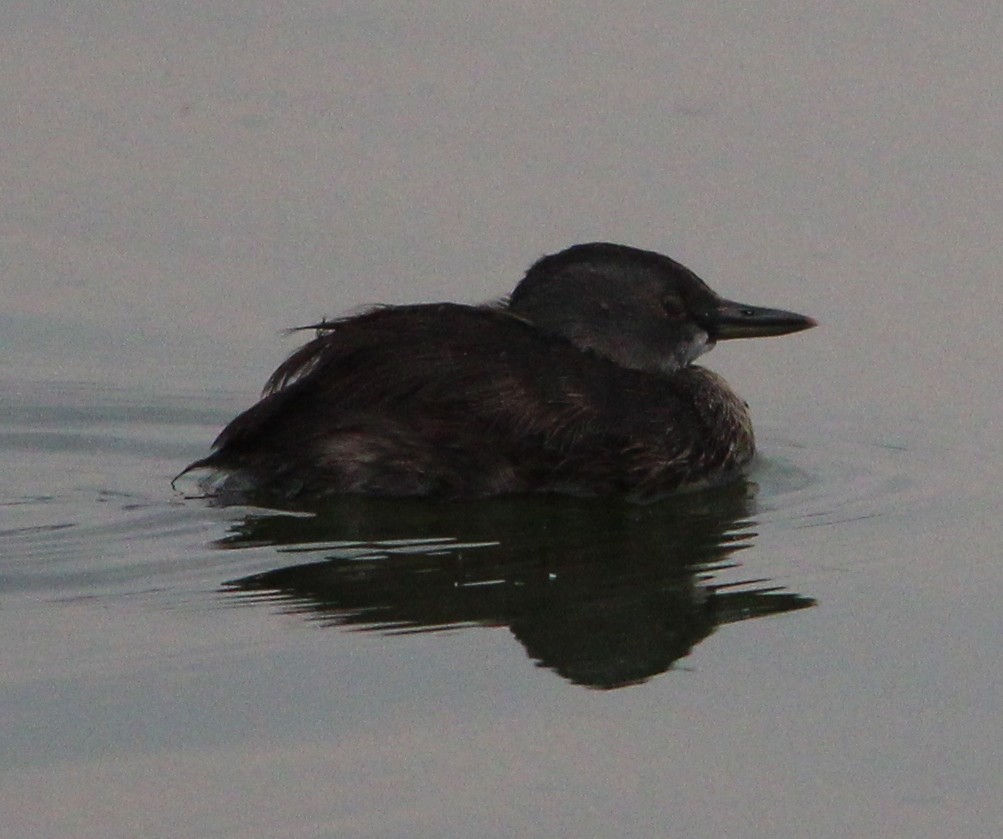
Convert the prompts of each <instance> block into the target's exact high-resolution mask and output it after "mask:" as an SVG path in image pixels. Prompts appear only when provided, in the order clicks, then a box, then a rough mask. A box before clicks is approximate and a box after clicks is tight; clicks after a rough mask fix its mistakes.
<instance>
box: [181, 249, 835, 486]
mask: <svg viewBox="0 0 1003 839" xmlns="http://www.w3.org/2000/svg"><path fill="white" fill-rule="evenodd" d="M814 325H815V321H813V320H812V319H811V318H808V317H805V316H803V315H798V314H794V313H793V312H787V311H782V310H779V309H764V308H760V307H757V306H747V305H745V304H742V303H735V302H732V301H730V300H725V299H723V298H722V297H719V296H718V295H717V294H715V293H714V292H713V291H712V290H711V289H710V288H709V287H708V286H707V285H706V284H705V283H704V282H703V281H702V280H701V279H700V278H699V277H697V276H696V274H694V273H693V272H692V271H690V270H689V269H687V268H685V267H684V266H682V265H680V264H679V263H678V262H675V261H674V260H672V259H670V258H669V257H667V256H663V255H661V254H658V253H654V252H651V251H644V250H638V249H637V248H631V247H627V246H624V245H614V244H608V243H603V242H596V243H591V244H582V245H575V246H573V247H571V248H568V249H567V250H565V251H562V252H561V253H558V254H554V255H552V256H546V257H544V258H542V259H540V260H539V261H538V262H536V263H535V264H534V265H533V266H532V267H531V268H530V269H529V271H528V272H527V274H526V276H525V278H524V279H523V280H522V281H521V282H520V283H519V285H518V286H517V287H516V289H515V291H513V292H512V295H511V296H510V297H509V298H508V300H507V301H503V302H501V303H497V304H493V305H486V306H466V305H459V304H455V303H436V304H424V305H412V306H387V307H380V308H374V309H371V310H369V311H367V312H365V313H364V314H360V315H355V316H352V317H347V318H344V319H341V320H334V321H325V322H322V323H319V324H315V325H313V326H309V327H303V328H304V329H313V330H316V337H314V338H313V340H311V341H309V342H308V343H306V344H305V345H304V346H302V347H301V348H300V349H298V350H297V351H295V352H294V353H293V354H292V355H291V356H290V357H289V358H288V359H287V360H286V361H285V362H284V363H283V364H282V365H281V366H280V367H279V368H278V369H277V370H276V371H275V372H274V373H273V374H272V376H271V377H270V378H269V380H268V382H267V384H266V386H265V389H264V393H263V396H262V399H261V400H260V401H259V402H258V403H257V404H256V405H254V406H253V407H251V408H249V409H248V410H247V411H245V412H244V413H242V414H240V415H239V416H238V417H237V418H236V419H234V420H233V421H232V422H231V423H230V424H229V425H227V426H226V428H224V429H223V431H222V433H221V434H220V435H219V437H218V438H217V439H216V441H215V443H214V444H213V449H214V451H213V452H212V454H210V455H209V456H208V457H205V458H203V459H201V460H197V461H195V462H194V463H192V464H191V465H189V466H188V467H187V468H186V469H185V470H184V472H182V473H181V474H184V473H185V472H188V471H190V470H193V469H202V468H205V469H211V470H213V476H212V478H211V479H210V481H208V482H206V483H207V485H208V486H211V487H215V488H216V489H218V490H224V491H225V490H240V491H256V490H260V491H265V492H271V493H277V494H279V495H281V496H284V497H295V496H320V495H328V494H339V493H356V494H365V495H382V496H438V497H447V498H471V497H479V496H488V495H496V494H501V493H519V492H564V493H574V494H584V495H610V494H622V495H624V496H627V497H630V498H635V499H649V498H654V497H658V496H662V495H665V494H668V493H671V492H674V491H678V490H683V489H692V488H696V487H701V486H707V485H711V484H718V483H723V482H726V481H728V480H730V479H733V478H735V477H737V476H738V475H739V474H740V473H741V472H742V470H743V469H744V467H745V466H746V465H747V464H748V463H749V462H750V460H751V459H752V456H753V454H754V450H755V444H754V438H753V433H752V424H751V421H750V419H749V413H748V407H747V405H746V404H745V403H744V402H743V401H742V400H741V399H740V398H739V397H738V396H736V395H735V394H734V393H733V392H732V391H731V389H730V388H729V387H728V385H727V383H726V382H725V381H724V379H722V378H721V377H720V376H718V375H717V374H715V373H712V372H711V371H709V370H706V369H705V368H703V367H699V366H696V365H694V364H693V361H694V359H696V358H697V357H698V356H700V355H702V354H703V353H705V352H707V351H708V350H710V349H711V348H712V347H713V346H714V344H715V343H716V342H717V341H721V340H726V339H730V338H752V337H757V336H767V335H783V334H786V333H789V332H797V331H799V330H802V329H808V328H809V327H811V326H814ZM179 477H180V476H179Z"/></svg>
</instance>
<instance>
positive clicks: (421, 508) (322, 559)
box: [221, 481, 814, 689]
mask: <svg viewBox="0 0 1003 839" xmlns="http://www.w3.org/2000/svg"><path fill="white" fill-rule="evenodd" d="M753 495H754V485H753V484H751V483H750V482H748V481H740V482H738V483H736V484H734V485H731V486H729V487H724V488H720V489H716V490H707V491H704V492H700V493H694V494H691V495H684V496H680V497H675V498H670V499H665V500H663V501H659V502H657V503H652V504H648V505H637V504H629V503H626V502H617V501H611V500H609V499H602V500H601V499H577V498H570V497H565V496H544V497H533V498H520V497H509V498H495V499H487V500H480V501H470V502H465V503H456V502H452V503H437V502H432V501H428V500H421V499H365V498H356V497H345V498H340V499H336V500H334V501H331V502H329V503H327V504H325V505H324V506H323V507H318V508H317V509H315V510H314V511H313V512H312V515H310V516H290V515H283V514H262V515H253V516H248V517H247V518H245V519H244V520H243V521H241V522H240V523H239V524H238V525H236V526H235V527H234V529H233V530H232V531H231V533H230V534H229V535H228V536H227V537H226V538H225V539H224V540H223V541H222V543H221V546H224V547H245V546H250V545H273V546H277V547H279V549H280V550H282V551H284V552H290V553H295V554H296V555H297V556H298V557H300V558H302V557H303V556H304V555H316V556H317V557H318V558H317V559H315V560H314V561H309V562H302V561H300V562H299V563H297V564H291V565H288V566H286V567H282V568H277V569H275V570H272V571H267V572H264V573H260V574H255V575H253V576H249V577H244V578H242V579H238V580H233V581H230V582H228V583H226V584H225V585H224V589H225V590H226V591H229V592H232V593H234V594H235V595H236V596H238V597H241V598H244V599H250V600H253V601H265V602H269V603H276V604H279V605H280V606H281V608H282V610H283V611H286V612H290V613H298V614H302V615H304V616H305V617H307V618H308V619H311V620H316V621H319V622H321V623H322V624H325V625H331V626H345V627H355V628H359V629H369V630H379V631H383V632H391V633H393V632H421V631H433V630H441V629H447V628H452V627H460V626H507V627H508V628H509V629H510V631H511V632H512V634H513V635H514V636H515V637H516V638H517V639H518V640H519V641H520V642H521V643H522V645H523V646H524V647H525V649H526V652H527V654H528V655H529V656H530V657H531V658H532V659H533V660H535V661H536V662H537V664H538V665H539V666H541V667H545V668H549V669H551V670H553V671H555V672H556V673H559V674H560V675H561V676H562V677H564V678H565V679H567V680H569V681H570V682H572V683H574V684H578V685H583V686H587V687H590V688H600V689H611V688H619V687H624V686H627V685H633V684H638V683H641V682H644V681H646V680H648V679H650V678H651V677H652V676H654V675H657V674H659V673H663V672H665V671H666V670H668V669H669V668H671V667H672V665H673V663H674V662H676V661H677V660H679V659H680V658H682V657H684V656H686V655H688V654H689V652H690V651H691V650H692V649H693V647H694V646H695V645H696V644H697V643H699V642H700V641H701V640H703V639H704V638H706V637H707V636H708V635H710V634H711V633H712V632H713V631H714V629H715V628H716V627H717V626H719V625H721V624H725V623H733V622H737V621H742V620H746V619H749V618H755V617H762V616H764V615H771V614H778V613H782V612H788V611H792V610H795V609H801V608H805V607H807V606H811V605H813V604H814V600H812V599H811V598H809V597H805V596H802V595H798V594H794V593H791V592H788V591H785V590H782V588H781V587H779V586H774V585H770V584H769V582H768V581H766V580H756V579H742V578H741V577H740V576H739V577H738V578H736V579H734V580H733V581H725V579H724V577H725V576H728V577H735V569H737V568H739V567H740V566H739V565H738V564H737V562H736V561H735V554H736V552H738V551H740V550H742V549H743V548H746V547H748V546H749V545H751V543H752V541H753V539H754V537H755V533H754V532H753V531H752V527H753V523H752V521H751V520H750V518H749V516H750V514H751V507H752V499H753ZM725 572H727V574H726V573H725Z"/></svg>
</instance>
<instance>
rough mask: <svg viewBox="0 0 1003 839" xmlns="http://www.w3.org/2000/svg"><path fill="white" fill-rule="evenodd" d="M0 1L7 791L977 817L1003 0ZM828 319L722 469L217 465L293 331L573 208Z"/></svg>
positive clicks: (167, 799) (119, 810) (299, 803)
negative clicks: (696, 486) (560, 480)
mask: <svg viewBox="0 0 1003 839" xmlns="http://www.w3.org/2000/svg"><path fill="white" fill-rule="evenodd" d="M274 9H277V7H272V6H266V5H260V6H255V5H253V4H251V5H247V4H245V5H243V6H240V7H237V6H232V5H230V4H227V3H209V4H199V5H197V6H196V5H193V6H191V7H188V8H187V9H185V10H183V12H182V11H181V10H180V7H171V9H170V10H168V9H167V7H164V8H163V9H161V7H160V6H157V5H153V4H143V3H139V4H114V3H110V4H101V5H100V6H93V7H92V6H90V5H89V4H78V5H76V6H74V7H72V8H70V7H63V6H59V5H56V4H37V5H33V6H31V7H30V8H29V7H24V8H22V9H21V10H20V11H16V12H11V11H6V12H3V13H2V19H3V23H4V26H3V27H0V33H2V34H0V55H2V56H3V62H4V74H3V78H4V81H3V83H2V85H0V92H2V95H3V97H4V108H3V109H0V120H2V122H3V130H4V136H5V142H4V144H3V145H2V148H0V158H2V162H3V166H2V167H0V173H2V174H0V182H2V184H3V188H4V196H5V202H4V203H5V206H4V210H3V212H2V214H0V232H2V236H3V256H2V259H3V274H2V276H3V287H4V294H3V303H2V308H0V335H2V336H3V337H2V338H0V341H2V346H3V350H4V357H5V368H4V372H3V374H0V464H2V474H3V481H2V483H0V628H2V637H3V638H4V639H5V643H4V649H3V653H2V655H0V708H2V720H0V757H2V761H0V813H2V814H3V815H2V817H0V819H2V823H3V828H2V831H0V832H2V834H3V835H4V836H5V837H8V836H9V837H36V836H47V837H91V836H93V837H134V836H155V837H161V836H162V837H203V836H205V837H209V836H213V837H217V836H233V837H263V838H264V837H275V836H283V837H286V836H289V837H396V836H402V837H403V836H407V837H441V836H457V837H463V836H472V835H477V836H487V837H492V836H498V837H502V836H506V837H507V836H540V837H550V836H628V837H650V836H680V837H702V836H737V837H786V836H790V837H801V836H826V837H828V836H831V837H847V836H852V837H874V836H882V837H910V839H912V837H938V838H939V837H942V836H951V837H994V836H997V835H998V833H999V825H1000V824H1003V804H1001V797H1000V795H999V790H1000V784H1001V770H1003V766H1001V763H1003V761H1001V757H1000V755H1001V754H1003V733H1001V732H1003V729H1001V727H1000V725H999V720H1000V719H1003V708H1001V699H1000V696H1001V691H1000V687H999V678H998V676H997V674H998V673H1000V672H1003V653H1001V648H1000V644H999V638H1000V636H1001V634H1003V610H1001V609H1000V607H999V605H998V604H999V601H1000V595H1001V590H1003V570H1001V563H1000V551H999V548H998V545H999V544H1000V541H1001V536H1003V525H1001V523H1000V511H1001V507H1003V505H1001V500H1003V497H1001V496H1003V491H1001V489H1000V487H999V480H998V476H999V474H1000V472H1001V467H1003V446H1001V444H1000V430H999V423H1000V419H999V418H1000V409H1001V407H1003V406H1001V404H1000V395H999V390H1000V387H999V373H998V370H997V367H996V359H997V357H998V355H999V350H1000V345H1001V342H1000V338H999V323H998V321H999V317H1000V311H1001V305H1000V292H999V280H998V277H997V271H998V264H999V256H998V255H999V252H1000V243H1001V237H1000V235H999V233H998V232H997V230H998V228H999V223H998V222H999V218H1000V211H1001V205H1000V199H999V196H1000V195H1001V194H1003V190H1001V186H1003V116H1001V114H1003V109H1000V108H999V102H998V92H997V90H998V87H999V79H1000V78H1001V77H1003V74H1001V71H1003V67H1001V66H1000V65H1001V63H1003V59H1001V58H1000V55H999V51H998V48H997V45H998V43H999V41H1000V36H1001V34H1003V33H1001V31H1000V30H1001V29H1003V18H1000V16H999V15H997V14H996V13H995V12H994V11H992V10H990V9H989V8H988V7H987V10H986V11H985V12H981V11H980V10H979V9H978V8H977V7H975V6H974V5H966V4H957V5H954V6H944V5H943V4H939V5H936V6H933V5H930V6H916V5H915V4H905V3H892V4H885V5H883V6H882V7H881V9H880V10H875V9H874V8H873V7H872V6H869V5H866V4H860V5H845V4H844V5H842V6H839V7H831V8H830V7H827V8H826V9H825V10H824V11H823V12H822V13H819V12H818V11H817V10H816V11H813V12H812V13H811V14H810V15H807V14H806V13H804V12H803V10H801V8H800V7H798V6H797V5H795V4H789V3H780V2H777V3H768V4H765V5H759V6H757V7H756V9H755V10H751V9H750V11H749V12H742V11H737V10H723V9H722V10H712V9H710V8H709V7H704V6H693V7H677V6H671V7H669V6H666V7H664V8H663V7H660V6H652V7H649V8H643V7H636V6H634V5H631V4H611V5H607V6H605V7H603V8H602V9H598V10H596V11H595V12H594V13H592V14H590V15H588V16H586V17H582V16H581V14H580V13H578V12H575V11H574V10H571V9H570V8H569V10H567V11H556V10H555V11H546V10H535V9H530V8H529V7H527V8H521V7H516V6H512V5H504V4H503V5H497V4H496V5H494V6H492V7H491V8H490V9H486V10H478V11H472V10H470V9H469V8H467V6H466V5H464V4H452V3H442V4H436V5H426V6H420V7H417V6H416V7H409V10H408V11H402V10H401V9H400V8H398V7H396V6H393V5H386V6H380V5H379V4H375V5H374V4H372V3H366V4H355V3H343V4H337V5H336V6H331V7H328V6H326V5H324V4H312V5H304V6H301V7H296V8H289V9H282V10H274ZM596 238H601V239H609V240H614V241H624V242H627V243H630V244H635V245H639V246H642V247H651V248H655V249H658V250H662V251H664V252H667V253H669V254H671V255H673V256H674V257H676V258H678V259H681V260H683V261H684V262H685V263H687V264H688V265H689V266H690V267H692V268H693V269H694V270H696V271H697V272H698V273H699V274H700V275H701V276H703V277H704V278H705V279H706V280H707V281H708V282H709V283H710V284H711V285H712V287H714V288H715V289H716V290H718V291H719V292H721V293H722V294H724V295H726V296H729V297H734V298H737V299H741V300H746V301H748V302H750V303H759V304H763V305H775V306H783V307H786V308H791V309H794V310H797V311H803V312H805V313H806V314H810V315H812V316H814V317H816V318H818V319H819V321H820V322H821V325H820V327H819V328H818V329H815V330H812V331H811V332H808V333H804V334H802V335H797V336H790V337H787V338H781V339H772V340H769V341H749V342H730V343H729V344H728V345H725V346H721V347H719V348H717V349H716V350H715V351H714V352H713V353H712V354H710V355H709V356H707V357H706V364H707V365H708V366H710V367H712V368H714V369H716V370H718V371H720V372H721V373H723V374H724V375H725V376H726V377H727V378H728V380H729V381H730V382H731V383H732V384H733V386H734V387H735V389H736V390H738V392H740V393H741V394H742V395H743V396H744V397H746V398H747V399H748V400H749V402H750V403H751V406H752V410H753V416H754V420H755V423H756V429H757V434H758V437H759V441H760V451H761V454H760V458H759V460H758V462H757V463H756V465H755V468H754V469H753V471H752V473H751V474H750V476H749V478H748V480H747V481H744V482H742V483H740V484H738V485H736V486H734V487H730V488H727V489H723V490H719V491H715V492H707V493H701V494H698V495H694V496H691V497H687V498H683V499H675V500H672V499H669V500H666V501H663V502H659V503H657V504H652V505H646V506H636V505H629V504H625V503H622V502H618V501H615V500H612V501H610V500H606V501H597V500H573V499H559V498H545V499H522V498H510V499H496V500H491V501H483V502H476V503H473V502H472V503H465V504H445V503H434V502H420V501H409V502H373V501H365V500H359V499H346V500H342V501H338V502H335V503H331V504H328V505H325V506H323V507H322V508H318V509H315V510H312V511H310V512H309V513H304V512H291V511H280V510H265V509H258V508H253V507H219V506H214V505H212V504H211V503H209V502H208V501H207V500H206V499H203V498H200V497H198V493H197V488H196V486H195V485H194V483H190V482H187V481H182V482H179V485H178V487H177V489H173V490H172V488H171V485H170V479H171V477H172V476H173V475H174V474H176V473H177V472H178V471H179V470H180V469H181V468H182V467H183V466H184V465H185V464H186V463H187V462H189V461H190V460H191V459H193V458H195V457H197V456H200V455H201V454H203V453H204V452H205V451H206V448H207V446H208V444H209V442H211V440H212V438H213V437H214V435H215V434H216V433H217V432H218V430H219V428H220V426H221V425H222V424H224V423H225V422H226V421H227V420H228V419H230V418H231V417H232V416H233V415H234V414H235V413H236V412H238V411H239V410H241V409H243V408H244V407H246V406H247V405H249V404H250V403H251V402H253V400H254V398H255V393H256V391H257V388H258V387H260V385H261V384H262V383H263V381H264V379H265V377H266V376H267V374H268V373H269V372H270V371H271V369H272V367H274V365H275V364H276V363H277V362H278V361H279V360H280V359H281V358H282V357H283V355H284V354H285V353H287V352H289V351H290V350H291V349H293V347H294V346H295V342H296V339H295V338H283V337H282V335H281V330H282V329H283V328H285V327H288V326H294V325H297V324H302V323H311V322H315V321H316V320H317V319H318V318H319V317H321V316H324V315H335V314H339V313H342V312H345V311H351V310H352V309H353V308H357V307H359V306H361V305H364V304H367V303H372V302H377V301H387V302H401V301H421V300H436V299H455V300H464V301H478V300H482V299H488V298H491V297H496V296H500V295H502V294H504V293H506V292H507V291H509V290H510V289H511V287H512V286H513V285H514V283H515V281H516V280H517V279H518V277H519V276H520V273H521V272H522V271H523V270H524V269H525V267H526V266H527V265H528V264H529V263H530V262H532V261H533V260H534V259H535V258H536V257H537V256H539V255H540V254H541V253H544V252H547V251H552V250H555V249H558V248H561V247H564V246H566V245H568V244H570V243H572V242H575V241H586V240H590V239H596Z"/></svg>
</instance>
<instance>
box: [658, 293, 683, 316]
mask: <svg viewBox="0 0 1003 839" xmlns="http://www.w3.org/2000/svg"><path fill="white" fill-rule="evenodd" d="M662 310H663V311H664V312H665V314H667V315H668V316H669V317H670V318H678V317H682V316H683V314H684V311H683V304H682V302H680V301H679V300H676V299H675V298H674V297H669V298H667V299H665V300H663V301H662Z"/></svg>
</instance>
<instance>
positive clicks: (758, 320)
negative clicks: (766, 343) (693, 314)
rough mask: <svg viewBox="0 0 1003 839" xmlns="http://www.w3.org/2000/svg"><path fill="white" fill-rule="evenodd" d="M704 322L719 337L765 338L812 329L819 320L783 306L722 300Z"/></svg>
mask: <svg viewBox="0 0 1003 839" xmlns="http://www.w3.org/2000/svg"><path fill="white" fill-rule="evenodd" d="M703 321H704V323H703V325H704V327H705V328H706V329H707V331H708V332H709V333H710V335H711V337H712V338H714V340H716V341H727V340H728V339H730V338H765V337H767V336H769V335H787V334H788V333H790V332H800V331H801V330H802V329H811V328H812V327H813V326H816V325H817V321H815V320H814V319H812V318H810V317H806V316H805V315H799V314H797V313H796V312H787V311H784V310H783V309H764V308H763V307H761V306H748V305H746V304H745V303H736V302H734V301H733V300H721V301H720V302H719V303H718V304H717V305H716V306H715V307H714V308H712V309H711V310H710V311H709V312H707V314H706V315H705V317H704V318H703Z"/></svg>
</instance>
